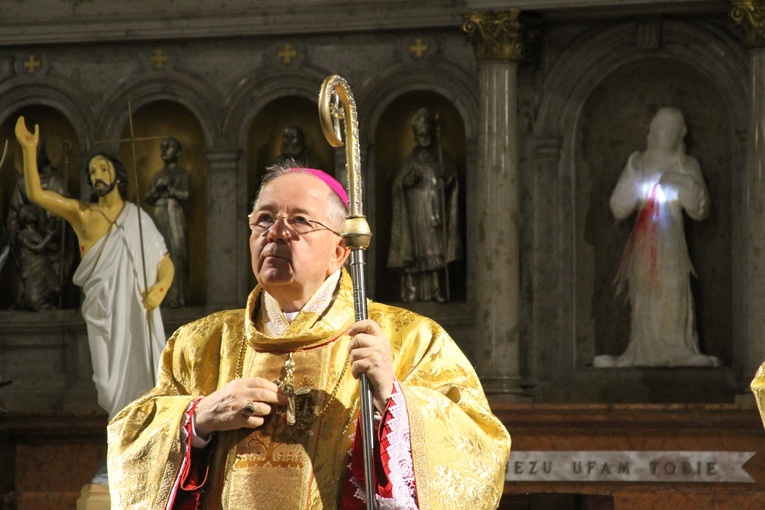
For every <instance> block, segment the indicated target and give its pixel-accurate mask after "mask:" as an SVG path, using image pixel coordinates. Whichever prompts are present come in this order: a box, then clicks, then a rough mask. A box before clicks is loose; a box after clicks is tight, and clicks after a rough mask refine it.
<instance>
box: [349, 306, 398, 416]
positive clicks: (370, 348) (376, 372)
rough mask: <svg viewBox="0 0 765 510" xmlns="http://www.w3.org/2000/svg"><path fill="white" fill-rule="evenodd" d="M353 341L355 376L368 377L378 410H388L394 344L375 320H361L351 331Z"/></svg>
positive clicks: (352, 368) (391, 386)
mask: <svg viewBox="0 0 765 510" xmlns="http://www.w3.org/2000/svg"><path fill="white" fill-rule="evenodd" d="M348 334H349V335H350V336H351V341H350V343H349V344H348V350H349V352H350V353H351V355H350V363H351V373H352V374H353V377H355V378H357V379H358V377H359V375H360V374H366V375H367V377H368V378H369V382H370V383H371V384H372V399H373V400H374V405H375V407H376V408H377V410H378V411H380V412H382V411H383V410H385V406H386V405H387V403H388V399H389V398H390V395H391V392H392V391H393V379H394V377H393V361H392V359H393V357H392V356H391V352H390V342H388V339H387V338H385V336H384V335H383V331H382V328H380V325H379V324H377V323H376V322H375V321H373V320H371V319H366V320H363V321H359V322H357V323H356V324H354V325H353V326H351V328H350V329H349V330H348Z"/></svg>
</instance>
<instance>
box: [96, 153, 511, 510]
mask: <svg viewBox="0 0 765 510" xmlns="http://www.w3.org/2000/svg"><path fill="white" fill-rule="evenodd" d="M347 200H348V199H347V196H346V194H345V191H344V190H343V188H342V186H341V185H340V184H339V183H338V182H337V181H336V180H334V179H333V178H332V177H330V176H329V175H327V174H325V173H324V172H321V171H319V170H313V169H304V168H303V169H283V168H281V169H276V170H272V171H271V172H269V173H268V174H267V175H266V178H265V179H264V184H263V185H262V187H261V190H260V192H259V195H258V198H257V200H256V202H255V205H254V207H253V211H252V213H251V214H250V217H249V218H250V230H251V235H250V249H251V253H252V269H253V271H254V272H255V275H256V277H257V280H258V286H257V287H256V288H255V290H254V291H253V292H252V293H251V294H250V297H249V299H248V302H247V308H246V310H235V311H223V312H218V313H216V314H213V315H211V316H208V317H205V318H202V319H200V320H198V321H196V322H193V323H191V324H189V325H187V326H184V327H182V328H180V329H179V330H178V331H176V333H175V334H174V335H173V336H172V337H171V338H170V340H169V341H168V345H167V347H166V349H165V351H164V353H163V355H162V365H161V372H160V378H159V382H158V384H157V386H156V388H154V389H153V390H152V391H151V392H149V393H148V394H147V395H145V396H144V397H142V398H141V399H139V400H137V401H135V402H134V403H133V404H131V405H130V406H128V407H127V408H126V409H125V410H123V412H122V413H120V414H119V415H118V416H117V417H116V418H115V419H114V420H113V421H112V422H111V424H110V425H109V454H108V458H109V470H110V473H112V477H111V481H112V483H111V486H110V491H111V499H112V508H113V509H117V508H152V509H165V508H215V509H219V508H225V509H236V510H238V509H252V508H285V509H291V508H312V509H319V508H343V509H345V508H363V506H364V500H365V499H364V487H365V484H364V481H363V472H364V470H363V464H362V456H363V455H362V452H361V449H360V444H359V443H360V434H356V432H357V427H358V414H359V391H358V382H357V381H355V378H357V377H358V376H359V374H361V373H365V374H366V375H367V377H368V378H369V381H370V383H371V386H372V388H373V401H374V406H375V408H376V421H377V423H378V425H377V427H376V433H375V440H376V443H377V446H378V447H377V448H376V449H375V452H376V453H377V459H376V473H375V474H376V480H375V487H376V488H377V494H376V496H375V497H376V499H377V501H378V502H379V503H380V507H381V508H407V509H410V508H423V509H424V508H428V509H438V508H471V509H482V508H486V509H488V508H495V507H496V506H497V504H498V502H499V498H500V495H501V493H502V488H503V473H504V468H505V464H506V462H507V458H508V455H509V450H510V437H509V435H508V434H507V431H506V430H505V428H504V427H503V425H502V423H501V422H499V420H498V419H497V418H496V417H495V416H494V415H492V413H491V411H490V409H489V406H488V404H487V402H486V398H485V397H484V394H483V392H482V390H481V387H480V384H479V381H478V379H477V377H476V374H475V373H474V371H473V369H472V367H471V365H470V363H469V362H468V360H467V359H466V358H465V357H464V355H463V354H462V353H461V352H460V350H459V348H458V347H457V346H456V344H455V343H454V341H453V340H452V339H451V338H449V336H448V335H447V334H446V333H445V332H444V330H443V329H442V328H441V327H440V326H438V324H436V323H435V322H433V321H431V320H429V319H427V318H425V317H421V316H419V315H416V314H414V313H412V312H410V311H407V310H403V309H399V308H393V307H390V306H386V305H382V304H378V303H373V302H372V303H370V304H369V317H370V318H369V319H368V320H365V321H360V322H355V319H354V311H353V289H352V283H351V280H350V277H349V275H348V273H347V272H346V271H345V270H344V269H343V264H344V262H345V260H346V258H347V257H348V253H349V250H348V249H347V248H346V246H345V243H344V241H343V239H342V237H341V236H340V234H339V232H340V230H341V228H342V225H343V220H344V216H345V212H346V207H347Z"/></svg>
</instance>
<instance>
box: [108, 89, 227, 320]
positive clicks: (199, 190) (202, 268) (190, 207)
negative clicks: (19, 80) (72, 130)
mask: <svg viewBox="0 0 765 510" xmlns="http://www.w3.org/2000/svg"><path fill="white" fill-rule="evenodd" d="M133 136H134V137H135V138H136V139H139V138H150V139H149V140H138V141H136V142H135V144H134V145H135V158H136V161H135V162H136V165H135V169H136V171H137V173H138V182H137V183H136V182H135V181H136V179H135V175H134V173H133V147H131V144H130V143H129V142H125V143H121V144H120V146H119V150H118V151H119V152H118V154H117V157H118V158H119V159H120V160H121V161H122V163H123V164H124V165H125V168H126V169H127V171H128V176H129V177H128V180H129V184H128V200H130V201H131V202H136V195H137V193H140V197H139V198H140V201H141V205H142V207H143V208H144V210H146V211H147V212H151V208H152V207H151V206H150V205H149V204H147V203H146V201H145V197H146V193H147V192H148V190H149V186H150V184H151V180H152V176H153V175H154V174H155V173H156V172H158V171H159V170H160V169H162V167H163V165H164V163H163V161H162V157H161V152H160V146H161V144H162V141H163V139H164V138H165V137H167V136H172V137H174V138H176V139H177V140H178V141H179V142H180V143H181V147H182V151H181V155H180V157H179V158H178V166H179V167H181V168H183V169H184V170H186V171H187V172H188V174H189V180H190V188H191V193H190V198H189V200H188V201H187V202H186V203H185V204H182V205H183V211H184V213H185V219H186V235H187V243H188V246H187V250H188V280H187V284H186V306H200V305H204V304H205V293H206V284H207V258H206V253H207V249H206V247H207V230H206V225H207V185H206V182H207V158H206V151H205V137H204V133H203V130H202V126H201V125H200V121H199V120H198V119H197V118H196V116H195V115H194V114H193V113H192V112H191V111H190V110H189V109H188V108H186V107H185V106H184V105H182V104H180V103H177V102H175V101H169V100H159V101H152V102H150V103H147V104H145V105H143V106H141V107H140V108H138V109H136V110H135V111H134V112H133ZM129 138H130V125H129V124H128V123H126V125H125V126H124V127H123V128H122V134H121V136H120V139H122V140H128V139H129ZM108 147H109V148H110V147H111V146H108ZM108 147H107V146H99V144H96V150H105V149H108ZM232 198H233V197H232ZM233 228H234V227H233V226H232V229H233ZM231 234H232V236H233V234H234V232H233V231H232V233H231ZM164 309H165V306H164V304H163V311H164ZM163 315H164V313H163Z"/></svg>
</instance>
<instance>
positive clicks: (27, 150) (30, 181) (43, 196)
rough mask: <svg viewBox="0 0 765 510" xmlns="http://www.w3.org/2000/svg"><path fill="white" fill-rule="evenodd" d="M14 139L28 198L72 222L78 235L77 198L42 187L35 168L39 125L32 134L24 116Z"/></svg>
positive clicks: (18, 124) (78, 213)
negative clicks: (22, 165) (19, 149)
mask: <svg viewBox="0 0 765 510" xmlns="http://www.w3.org/2000/svg"><path fill="white" fill-rule="evenodd" d="M16 139H17V140H18V141H19V144H21V147H22V153H23V155H24V184H25V186H26V191H27V196H28V197H29V200H31V201H32V202H34V203H35V204H37V205H39V206H40V207H42V208H43V209H46V210H48V211H50V212H52V213H53V214H56V215H57V216H61V217H62V218H64V219H65V220H66V221H68V222H69V223H71V224H72V226H73V227H74V230H75V232H77V235H78V236H79V235H80V230H81V229H80V228H79V226H78V225H79V223H80V222H79V221H78V220H79V218H80V207H79V202H78V201H77V200H74V199H71V198H66V197H64V196H62V195H60V194H58V193H56V192H53V191H50V190H45V189H43V187H42V185H41V184H40V174H39V173H38V169H37V144H38V142H39V140H40V126H38V125H35V132H34V134H32V133H30V132H29V130H27V126H26V124H25V123H24V117H19V120H18V122H16Z"/></svg>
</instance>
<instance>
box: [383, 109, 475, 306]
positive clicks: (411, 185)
mask: <svg viewBox="0 0 765 510" xmlns="http://www.w3.org/2000/svg"><path fill="white" fill-rule="evenodd" d="M412 130H413V132H414V140H415V147H414V149H413V150H412V152H411V154H409V155H408V156H407V157H406V158H404V161H403V162H402V165H401V168H400V169H399V171H398V173H397V174H396V176H395V178H394V180H393V190H392V191H393V193H392V198H393V214H392V217H391V242H390V250H389V252H388V268H390V269H395V270H397V271H398V272H399V273H400V275H401V300H402V301H404V302H412V301H438V302H440V303H444V302H447V301H449V298H450V296H449V268H448V264H449V263H450V262H453V261H455V260H459V259H460V258H462V243H461V239H460V235H459V222H458V214H459V211H458V203H457V199H458V194H459V186H458V181H457V170H456V168H455V166H454V164H453V163H452V162H451V161H449V160H448V159H447V158H446V157H445V155H444V154H443V149H442V147H441V143H440V136H439V134H440V133H439V130H440V126H439V121H438V119H437V118H436V117H434V116H433V115H431V114H430V112H429V111H428V110H426V109H425V108H421V109H420V110H418V111H417V113H415V115H414V117H413V119H412Z"/></svg>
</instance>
